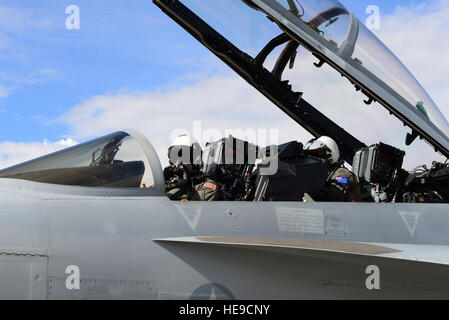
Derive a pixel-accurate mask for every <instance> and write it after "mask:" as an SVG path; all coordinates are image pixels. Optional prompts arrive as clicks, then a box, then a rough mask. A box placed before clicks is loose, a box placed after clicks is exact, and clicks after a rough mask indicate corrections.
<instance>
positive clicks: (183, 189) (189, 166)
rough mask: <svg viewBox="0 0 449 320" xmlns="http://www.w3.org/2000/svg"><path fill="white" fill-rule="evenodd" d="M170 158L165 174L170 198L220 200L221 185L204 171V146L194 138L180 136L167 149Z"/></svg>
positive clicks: (179, 199)
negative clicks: (202, 167)
mask: <svg viewBox="0 0 449 320" xmlns="http://www.w3.org/2000/svg"><path fill="white" fill-rule="evenodd" d="M168 159H169V162H170V164H169V165H168V166H167V167H166V168H165V169H164V177H165V192H166V194H167V196H168V197H169V198H170V200H177V201H191V200H200V201H213V200H218V198H219V186H218V185H217V184H216V183H215V181H213V180H212V179H211V178H209V177H207V176H206V175H204V174H203V172H202V171H201V165H202V149H201V146H200V145H199V143H198V142H197V141H196V140H195V139H194V138H193V137H191V136H189V135H181V136H179V137H177V138H176V139H175V140H174V141H173V143H172V144H171V146H170V148H169V149H168Z"/></svg>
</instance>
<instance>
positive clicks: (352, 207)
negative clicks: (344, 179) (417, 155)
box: [0, 0, 449, 300]
mask: <svg viewBox="0 0 449 320" xmlns="http://www.w3.org/2000/svg"><path fill="white" fill-rule="evenodd" d="M153 2H154V3H155V5H157V6H158V7H159V8H160V9H161V10H162V11H163V12H164V13H166V14H167V15H168V16H169V17H170V18H171V19H173V21H175V22H176V23H178V24H179V25H180V26H181V27H182V28H184V29H185V30H186V31H187V32H189V33H190V34H191V35H192V36H193V37H194V38H195V39H196V40H198V41H199V42H200V43H201V44H202V45H204V46H205V48H207V49H208V50H210V51H211V52H212V53H213V54H215V55H216V56H217V57H218V58H219V59H220V60H222V61H223V62H224V63H225V64H227V65H228V66H229V67H230V68H231V69H232V70H234V71H235V72H236V73H237V74H238V75H239V76H241V77H242V78H243V79H244V80H246V81H247V82H248V83H249V84H250V85H252V86H253V87H254V88H255V89H257V90H258V91H259V92H260V93H261V94H262V95H264V96H265V97H267V98H268V99H269V100H270V101H271V102H273V105H274V106H276V107H278V108H279V109H280V110H282V111H283V112H285V113H286V114H287V115H288V116H290V117H291V118H292V119H293V120H295V121H296V122H297V123H298V125H300V126H301V127H303V128H304V129H306V130H307V131H308V132H310V133H311V134H312V135H313V136H315V137H321V136H328V137H331V138H332V139H334V140H335V141H336V142H337V144H338V147H339V149H340V152H341V155H342V159H343V160H344V161H345V162H346V163H347V164H349V165H351V166H352V170H353V171H354V173H355V174H356V175H357V177H358V179H359V180H360V182H361V184H363V186H364V190H365V196H366V197H367V198H365V201H364V202H360V203H345V202H320V201H315V200H314V194H315V193H316V192H319V190H320V188H322V187H323V186H324V184H325V183H326V178H327V172H326V169H325V166H324V164H323V161H324V160H323V159H320V158H319V157H316V155H310V154H308V152H307V150H306V148H304V145H303V144H301V143H300V142H298V141H292V142H286V143H285V144H282V145H280V146H275V149H274V150H275V151H276V152H272V153H270V152H268V150H272V149H273V148H272V147H273V146H254V145H251V144H250V143H249V142H247V141H243V144H242V145H243V146H244V148H243V153H249V151H250V150H256V151H257V152H256V153H257V154H258V155H260V154H263V155H264V156H263V157H260V159H259V160H260V164H259V165H258V167H256V164H255V163H251V162H250V161H249V158H250V157H247V156H244V157H243V161H242V163H235V164H234V165H233V164H228V163H225V164H224V163H223V162H222V160H223V159H224V158H225V155H226V153H227V152H228V151H229V150H227V149H226V148H227V147H230V148H231V150H230V153H231V154H234V155H235V154H236V152H237V151H238V150H233V149H232V148H233V147H234V146H236V145H237V144H238V143H235V142H238V141H237V139H234V138H232V137H230V138H226V139H223V140H220V141H216V142H212V143H211V144H209V145H208V147H207V148H206V149H205V154H204V158H205V159H209V160H211V162H212V163H214V164H216V165H218V166H221V167H222V169H223V170H224V172H229V175H228V176H229V177H233V179H235V181H234V182H235V183H234V184H232V185H233V186H235V185H239V184H238V183H237V182H240V183H248V181H247V180H245V179H246V178H247V177H248V174H250V175H251V176H254V178H255V179H254V180H251V181H252V182H251V183H252V185H251V186H250V188H249V189H251V190H253V192H248V189H247V188H234V189H232V188H230V189H227V191H228V192H227V193H226V195H227V197H226V198H225V200H221V201H213V202H200V201H183V202H178V201H171V200H170V199H169V198H168V197H167V196H166V194H165V181H164V175H163V170H162V166H161V162H160V159H159V158H158V156H157V153H156V151H155V149H154V147H153V146H152V144H151V143H150V142H149V141H148V140H147V139H146V138H145V137H144V136H142V135H141V134H140V133H138V132H136V131H133V130H124V131H119V132H116V133H113V134H110V135H107V136H104V137H101V138H98V139H95V140H92V141H90V142H87V143H83V144H80V145H77V146H74V147H71V148H69V149H66V150H62V151H59V152H57V153H54V154H50V155H47V156H44V157H41V158H38V159H35V160H32V161H29V162H26V163H23V164H19V165H16V166H14V167H11V168H7V169H4V170H2V171H0V217H1V221H2V223H1V226H0V246H1V248H0V298H3V299H182V300H184V299H186V300H187V299H191V300H198V299H206V300H207V299H230V300H232V299H287V300H292V299H427V298H430V299H434V298H439V299H446V298H449V234H448V232H447V230H448V228H449V214H448V213H449V204H447V203H448V201H449V166H448V165H447V163H438V162H435V163H434V164H433V166H432V167H431V168H427V167H423V168H421V169H420V170H415V171H414V172H408V171H406V170H404V169H403V168H402V163H403V160H404V156H405V157H406V152H404V151H402V150H400V149H399V148H396V147H395V146H389V145H387V144H385V143H382V142H379V143H378V144H376V145H371V146H369V145H367V144H366V143H365V142H364V141H361V140H360V139H358V138H357V137H354V136H353V135H351V133H349V132H348V131H347V130H346V129H343V128H342V127H341V126H340V125H339V124H338V123H336V122H334V121H333V120H332V119H330V118H328V117H327V116H326V115H325V114H324V113H323V112H320V111H319V109H318V107H315V106H313V105H312V104H310V103H309V102H307V101H306V100H305V99H304V96H305V93H301V92H295V91H294V90H293V89H292V88H293V87H292V86H291V84H290V83H289V82H288V81H287V80H283V76H284V75H285V73H284V71H285V69H286V68H287V66H288V65H293V64H294V61H295V58H296V59H298V58H299V57H296V55H297V52H298V50H307V51H308V52H311V53H312V54H313V55H314V56H315V57H316V58H317V63H316V67H321V66H323V65H324V64H327V65H329V66H330V67H332V68H333V69H335V71H336V72H338V73H339V74H341V75H342V76H343V77H342V78H341V81H346V82H347V81H348V80H349V83H348V84H349V85H353V86H354V88H355V89H356V90H357V91H359V92H362V93H363V94H364V95H366V96H367V98H366V100H365V103H367V104H371V103H373V102H377V103H379V104H380V105H382V106H383V107H385V108H386V109H387V110H388V111H389V112H390V113H391V115H392V116H394V117H396V118H398V119H399V120H400V122H399V123H401V125H402V124H404V125H405V126H407V127H408V128H409V133H408V134H407V135H406V136H405V137H404V139H405V140H406V144H407V145H411V144H413V143H416V141H415V140H416V139H417V138H420V139H422V140H424V141H426V142H428V143H429V144H430V145H431V146H432V148H433V149H434V150H435V151H436V154H437V153H439V154H441V155H443V156H444V157H448V156H449V126H448V123H447V121H446V120H445V118H444V117H443V116H442V113H441V112H440V111H439V109H438V107H437V106H436V105H435V103H434V102H433V101H432V99H431V98H430V97H429V95H428V94H427V93H426V92H425V91H424V89H423V88H422V86H421V85H420V84H419V83H418V82H417V81H416V80H415V78H414V77H413V76H412V75H411V74H410V73H409V72H408V70H407V69H406V68H405V67H404V66H403V65H402V64H401V62H400V61H399V60H398V59H397V58H396V57H395V56H394V55H393V54H392V53H391V51H389V50H388V49H387V48H386V47H385V46H384V45H383V44H382V42H380V40H378V39H377V38H376V37H375V36H374V35H373V34H372V33H371V32H370V31H369V30H368V29H366V27H365V26H364V25H363V24H362V23H361V22H360V21H359V20H358V19H357V18H356V16H355V15H354V14H353V13H352V12H351V11H350V10H349V9H347V8H346V7H345V6H343V5H342V4H341V3H339V2H338V1H335V0H326V1H324V0H323V1H312V0H298V1H293V0H242V1H240V0H234V1H223V0H182V1H178V0H153ZM227 7H228V8H230V7H233V8H234V9H237V10H238V11H237V13H239V14H238V15H235V16H233V18H234V19H238V18H239V17H242V16H248V15H251V16H253V15H254V16H257V17H263V18H264V22H265V23H266V24H267V25H270V26H274V27H275V28H276V30H277V31H278V33H279V34H278V35H277V36H276V37H274V38H273V39H272V40H270V41H268V43H267V44H266V46H265V47H264V48H263V49H262V50H261V51H260V52H258V53H256V54H250V53H247V52H244V51H243V50H241V49H240V48H239V47H238V43H237V42H238V41H234V42H235V43H233V42H232V39H227V38H226V37H225V36H224V35H223V34H222V33H226V25H225V27H224V28H223V29H222V30H218V28H214V26H213V25H214V21H215V22H216V21H221V22H225V23H227V24H228V25H227V26H228V27H229V28H231V27H232V25H233V20H232V17H230V16H229V15H227V16H226V13H227V12H226V10H222V9H226V8H227ZM220 14H222V15H225V17H226V19H222V20H219V19H218V18H219V17H218V18H217V16H219V15H220ZM266 18H268V19H266ZM233 40H235V39H233ZM366 46H369V50H366ZM278 48H282V51H281V53H280V54H279V56H278V57H277V60H276V61H275V63H274V67H273V68H272V70H268V69H267V67H266V66H265V65H266V63H265V62H266V61H267V59H268V57H269V56H270V55H271V54H272V53H273V52H276V49H278ZM379 59H381V60H379ZM317 70H318V69H317ZM362 103H363V102H362ZM229 141H232V143H229ZM265 147H268V149H267V148H265ZM263 149H265V151H267V152H259V151H261V150H263ZM217 155H218V156H217ZM231 158H232V157H231ZM273 162H277V163H278V164H279V166H278V170H277V171H276V172H273V173H271V174H262V171H263V170H262V169H263V168H264V165H267V166H268V165H269V164H270V163H273ZM207 163H209V162H207ZM259 167H260V168H259ZM240 185H241V184H240ZM229 190H233V192H229Z"/></svg>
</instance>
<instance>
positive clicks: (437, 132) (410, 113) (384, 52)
mask: <svg viewBox="0 0 449 320" xmlns="http://www.w3.org/2000/svg"><path fill="white" fill-rule="evenodd" d="M154 2H155V3H156V4H157V5H158V6H160V7H161V8H162V9H163V10H164V11H165V12H166V13H167V14H168V15H169V16H171V17H172V18H173V19H174V20H175V21H177V22H178V23H179V24H181V25H182V26H183V27H184V28H185V29H187V30H188V31H189V32H190V33H192V34H193V35H194V36H195V37H196V38H197V39H198V40H199V41H201V42H202V43H203V44H204V45H206V46H207V47H208V48H209V49H210V50H211V51H213V52H214V53H215V54H217V55H218V56H219V57H220V58H221V59H222V60H224V61H225V62H226V63H227V64H228V65H230V66H231V67H232V68H233V69H234V70H235V71H237V72H238V73H239V74H240V75H241V76H242V77H244V78H245V80H247V81H248V82H250V83H251V84H252V85H253V86H255V87H256V88H257V89H258V90H259V91H261V92H262V93H263V94H264V95H266V96H267V97H268V98H269V99H271V100H272V101H273V102H275V103H276V104H277V105H278V106H279V107H280V108H281V109H283V110H284V111H285V112H286V113H288V114H289V115H290V116H292V118H295V117H294V116H293V115H292V112H293V111H292V110H287V109H292V108H288V107H286V106H285V105H286V103H284V102H282V101H280V100H282V98H281V97H276V96H275V95H274V94H273V92H270V89H267V85H266V83H264V85H263V86H262V85H261V84H260V82H261V81H262V80H260V78H261V76H260V74H261V73H260V72H259V75H255V73H256V72H255V71H254V70H249V68H246V67H245V66H244V65H243V64H244V63H245V61H240V62H239V61H238V58H236V57H235V52H234V51H235V50H234V49H235V48H237V47H238V49H241V50H243V51H244V52H246V53H248V54H250V55H252V56H253V57H254V58H255V59H256V62H257V59H258V58H260V57H261V56H262V60H263V59H266V57H267V54H268V53H269V52H271V51H272V50H273V49H274V47H277V46H279V45H281V44H283V43H287V42H288V40H290V42H289V43H288V44H287V46H286V48H285V49H284V52H283V55H284V56H283V57H282V55H281V57H280V58H279V59H278V61H277V63H276V65H275V68H274V69H273V71H272V74H273V75H274V76H275V78H277V79H278V80H279V81H280V80H281V75H282V72H283V70H284V69H285V66H286V65H287V64H288V62H289V61H293V60H294V57H295V55H296V49H297V48H298V46H303V47H305V48H306V49H308V50H309V51H311V52H312V53H313V54H314V55H315V56H316V57H317V58H319V59H320V61H321V62H320V64H322V63H328V64H329V65H330V66H331V67H333V68H334V69H336V70H337V71H338V72H339V73H341V74H342V75H344V76H345V77H347V78H348V79H349V80H350V81H351V82H352V83H353V84H354V86H355V88H356V89H357V90H358V91H359V90H361V91H362V92H363V93H364V94H365V95H366V96H367V100H366V103H371V102H374V101H377V102H379V103H380V104H382V105H383V106H384V107H385V108H387V109H388V110H389V111H390V112H391V113H392V114H394V115H395V116H396V117H398V118H399V119H400V120H401V121H402V122H404V124H406V125H407V126H409V127H410V128H411V129H412V130H411V132H410V134H409V136H408V137H407V140H408V142H407V144H410V143H412V142H413V140H414V139H416V138H417V137H421V138H423V139H425V140H427V141H428V142H429V143H430V144H431V145H432V146H433V147H434V148H435V150H437V151H439V152H441V153H442V154H444V155H445V156H446V157H449V124H448V122H447V120H446V119H445V118H444V116H443V114H442V113H441V111H440V110H439V108H438V107H437V106H436V104H435V103H434V102H433V100H432V99H431V97H430V96H429V95H428V94H427V93H426V91H425V90H424V89H423V87H422V86H421V85H420V84H419V82H418V81H417V80H416V79H415V77H414V76H413V75H412V74H411V73H410V72H409V71H408V69H407V68H406V67H405V66H404V65H403V64H402V63H401V61H400V60H399V59H398V58H397V57H396V56H395V55H394V54H393V53H392V52H391V51H390V50H389V49H388V48H387V47H386V46H385V45H384V44H383V43H382V42H381V41H380V40H379V39H378V38H377V37H376V36H375V35H374V34H373V33H372V32H371V31H369V30H368V29H367V28H366V27H365V25H364V24H363V23H361V22H360V21H359V20H358V19H357V18H356V17H355V15H354V14H353V13H352V12H351V11H350V10H348V9H347V8H346V7H345V6H343V5H342V4H341V3H340V2H339V1H336V0H229V1H222V0H182V1H168V0H154ZM184 5H185V6H186V7H187V8H188V9H187V10H188V11H189V12H190V13H191V14H189V13H188V12H187V11H186V10H184V9H183V6H184ZM190 10H191V11H190ZM255 10H257V11H262V12H263V13H265V15H266V16H268V18H269V19H270V20H271V21H272V22H274V23H276V24H277V25H278V27H279V29H280V30H279V29H278V31H279V32H282V31H283V32H285V35H284V36H286V37H287V38H288V40H287V41H286V39H283V38H282V36H280V37H278V38H277V39H276V38H275V37H276V36H277V35H278V34H279V33H278V34H273V33H272V31H271V32H269V31H267V30H269V29H268V28H267V29H264V27H263V25H266V24H269V23H270V22H269V21H268V20H267V19H266V18H264V17H263V15H258V14H256V13H255ZM256 16H257V17H256ZM197 18H199V19H200V20H201V22H206V26H210V27H211V28H212V29H214V28H215V29H217V26H220V28H219V30H213V31H218V32H219V35H220V36H223V39H221V38H219V37H217V38H216V39H212V36H213V37H215V36H216V35H215V34H214V33H213V32H211V31H210V30H206V29H207V28H205V27H204V25H202V24H201V23H200V22H199V21H197V20H196V19H197ZM271 30H272V29H271ZM273 38H275V39H274V40H272V43H271V47H270V45H269V46H267V47H265V49H264V50H266V51H267V52H265V53H264V52H263V50H262V52H259V53H258V52H257V51H255V50H254V49H255V48H256V47H258V46H259V43H256V42H257V41H260V40H261V39H263V40H262V41H265V44H266V43H268V42H269V41H270V40H271V39H273ZM224 40H229V41H230V42H231V43H232V46H230V45H228V44H227V43H226V42H225V41H224ZM218 42H221V44H220V45H221V46H222V47H223V48H220V45H219V44H218ZM233 46H235V48H234V47H233ZM225 47H228V48H227V50H226V48H225ZM257 53H258V55H257V57H256V54H257ZM233 55H234V56H233ZM249 58H251V57H249ZM249 58H247V57H245V59H246V60H248V59H249ZM242 60H243V59H242ZM251 63H253V61H251ZM253 64H254V63H253ZM320 64H318V66H319V65H320ZM250 72H254V74H250V75H248V73H250ZM256 78H257V79H256ZM262 87H263V88H262ZM278 91H279V90H278ZM281 95H282V94H280V95H279V96H281ZM284 96H285V94H284ZM299 118H301V119H299ZM313 118H314V119H315V120H316V119H319V118H321V117H313ZM322 119H324V120H319V121H321V122H322V124H321V125H320V124H319V123H315V124H312V123H311V121H313V120H311V119H306V117H304V116H302V117H299V116H298V117H297V118H295V120H296V121H297V122H298V123H300V124H301V125H303V126H304V127H305V128H306V129H307V130H308V131H309V132H311V133H312V134H314V135H318V134H331V133H332V132H326V130H325V129H324V128H325V127H328V126H329V125H330V124H329V123H328V122H329V120H330V119H327V118H325V117H322ZM309 120H310V121H309ZM319 121H316V122H319ZM324 122H326V123H324ZM331 125H332V124H331ZM319 129H323V130H319ZM333 137H334V138H336V140H338V141H343V140H345V139H342V134H341V132H339V133H338V134H333ZM346 140H348V139H346ZM349 140H351V139H349ZM343 144H344V143H343ZM347 145H348V148H350V146H352V145H354V146H355V145H357V143H356V142H355V141H352V142H351V143H347ZM343 149H344V147H343Z"/></svg>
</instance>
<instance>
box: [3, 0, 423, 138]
mask: <svg viewBox="0 0 449 320" xmlns="http://www.w3.org/2000/svg"><path fill="white" fill-rule="evenodd" d="M342 2H343V3H344V4H345V5H347V6H348V7H349V8H350V9H352V10H353V11H354V12H355V13H356V14H357V15H358V16H359V18H360V19H361V20H362V21H364V20H365V18H366V14H365V8H366V7H367V6H368V5H378V6H379V7H380V9H381V13H382V14H389V13H391V12H393V10H394V9H395V8H396V6H398V5H406V6H409V5H410V3H411V2H410V1H406V0H394V1H386V0H382V1H374V0H367V1H365V0H362V1H361V0H342ZM416 3H417V4H419V3H420V1H417V2H416ZM73 4H75V5H77V6H79V8H80V18H81V20H80V22H81V29H80V30H67V29H66V27H65V20H66V18H67V16H68V15H67V14H66V13H65V10H66V7H67V6H69V5H73ZM214 59H215V58H213V57H212V56H211V55H210V54H209V53H208V52H207V51H206V50H205V49H204V48H203V47H202V46H200V45H199V44H198V43H197V42H196V41H194V40H193V39H192V38H191V36H190V35H188V34H187V33H186V32H184V31H183V30H182V29H181V28H180V27H179V26H177V25H176V24H175V23H173V22H172V21H171V20H170V19H168V18H167V17H166V16H165V15H164V14H163V13H162V12H161V11H160V10H159V9H158V8H157V7H156V6H155V5H154V4H153V3H152V2H151V1H150V0H132V1H130V0H113V1H105V0H95V1H92V0H70V1H66V0H40V1H35V0H21V1H17V0H3V1H0V128H1V131H0V143H1V142H4V141H9V142H18V143H19V142H21V143H22V142H24V143H27V142H35V141H42V140H44V139H48V140H49V141H57V140H59V139H62V138H66V137H68V136H70V134H71V128H70V127H69V125H68V124H67V122H61V121H58V119H59V118H61V117H63V116H66V115H67V113H68V112H69V111H70V110H71V109H72V108H74V107H75V106H78V105H80V104H82V103H83V101H86V100H89V99H91V98H92V97H95V96H98V95H107V94H115V93H117V92H139V91H156V92H159V91H161V92H163V91H166V90H169V89H170V88H173V87H174V86H176V84H179V83H189V82H191V81H194V80H196V79H198V77H200V75H201V76H204V74H207V75H211V74H214V73H217V74H219V73H220V72H223V70H225V68H224V67H221V66H217V65H215V63H214V62H215V60H214ZM148 121H149V122H150V119H148ZM93 125H95V123H93ZM129 127H132V124H130V125H129ZM118 129H119V128H118ZM84 138H85V137H84ZM84 138H82V139H84Z"/></svg>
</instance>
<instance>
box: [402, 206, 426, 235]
mask: <svg viewBox="0 0 449 320" xmlns="http://www.w3.org/2000/svg"><path fill="white" fill-rule="evenodd" d="M399 214H400V215H401V217H402V220H403V221H404V223H405V226H406V227H407V229H408V231H409V232H410V235H411V236H412V237H413V236H414V235H415V231H416V227H417V226H418V221H419V217H420V216H421V213H419V212H414V211H399Z"/></svg>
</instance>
